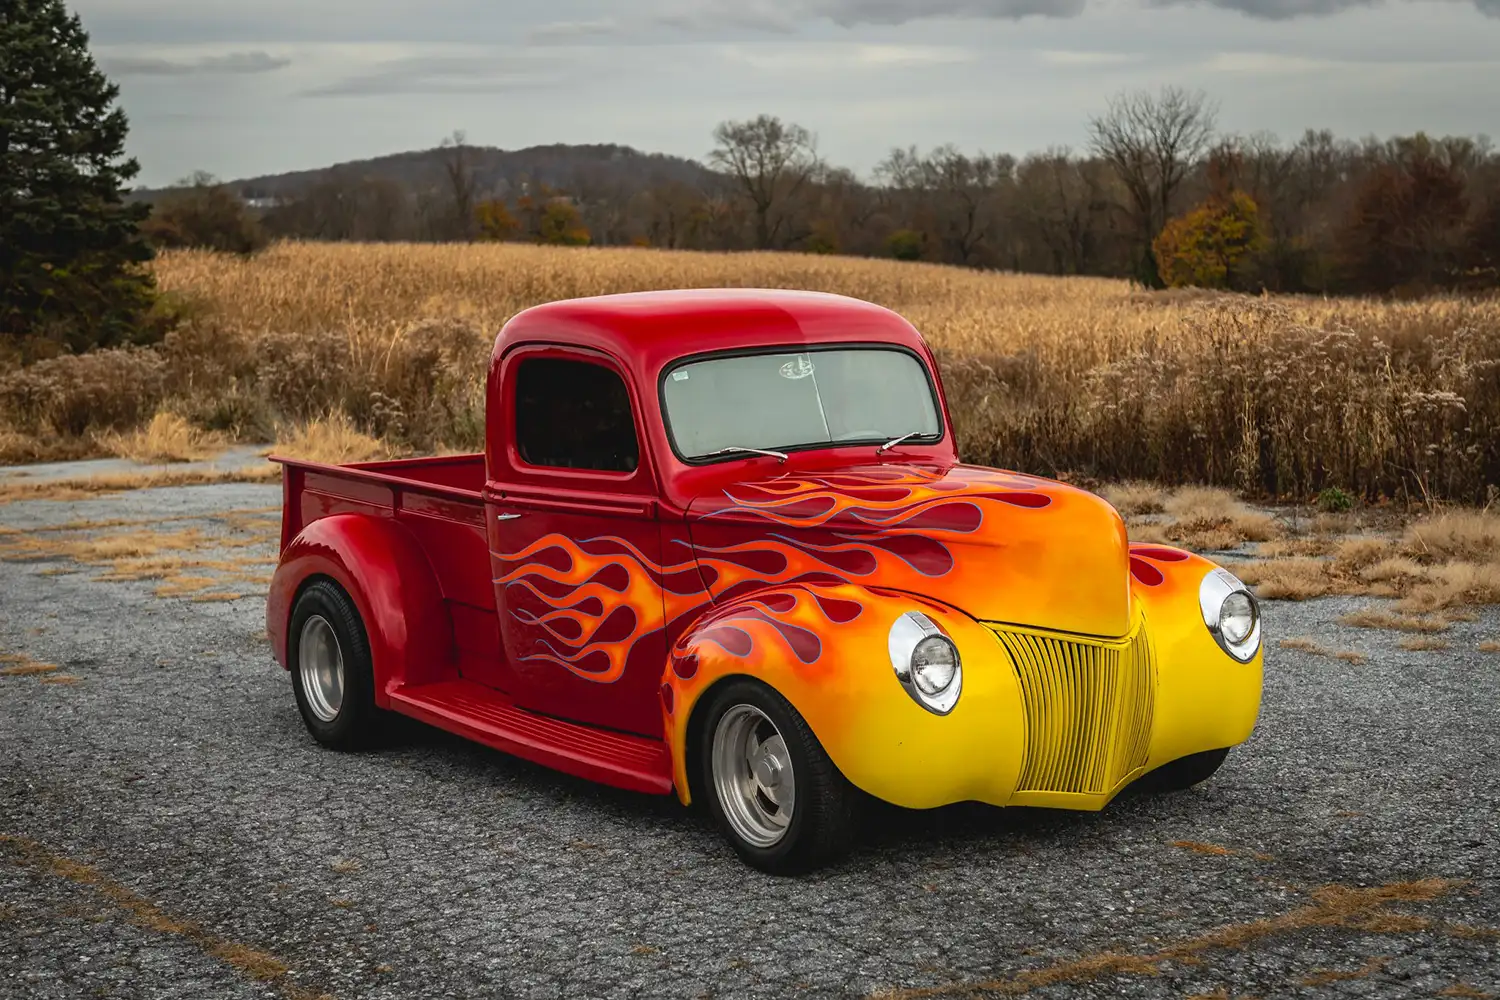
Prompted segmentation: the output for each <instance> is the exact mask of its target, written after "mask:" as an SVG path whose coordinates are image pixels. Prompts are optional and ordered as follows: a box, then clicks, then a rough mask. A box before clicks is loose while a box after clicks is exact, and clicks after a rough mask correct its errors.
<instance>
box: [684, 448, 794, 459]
mask: <svg viewBox="0 0 1500 1000" xmlns="http://www.w3.org/2000/svg"><path fill="white" fill-rule="evenodd" d="M742 453H743V454H749V455H764V456H766V457H767V458H774V459H776V460H777V461H778V462H785V461H786V460H787V458H788V457H789V456H788V455H787V453H786V452H784V451H771V450H769V449H767V448H740V447H734V448H720V449H719V450H718V451H711V452H709V453H708V454H707V455H704V456H703V457H704V458H717V457H718V456H720V455H739V454H742Z"/></svg>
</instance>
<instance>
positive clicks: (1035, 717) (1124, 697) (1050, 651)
mask: <svg viewBox="0 0 1500 1000" xmlns="http://www.w3.org/2000/svg"><path fill="white" fill-rule="evenodd" d="M994 632H995V635H996V636H997V637H998V638H999V640H1000V643H1001V645H1003V646H1004V647H1005V650H1006V652H1007V653H1009V654H1010V658H1011V660H1012V662H1014V663H1015V666H1016V676H1017V678H1018V679H1019V680H1020V683H1021V696H1022V699H1023V700H1024V702H1025V708H1026V727H1027V740H1026V756H1025V760H1024V763H1023V764H1022V770H1021V780H1020V783H1019V784H1018V785H1017V791H1038V792H1073V793H1093V794H1099V793H1103V792H1108V791H1109V790H1110V789H1112V788H1113V787H1114V786H1115V785H1116V784H1117V783H1118V782H1119V781H1120V779H1121V778H1123V777H1125V775H1127V774H1129V773H1130V772H1131V771H1133V770H1135V769H1136V768H1138V767H1140V766H1141V765H1142V764H1144V763H1145V761H1146V752H1147V749H1148V747H1149V745H1150V739H1151V719H1152V712H1153V708H1154V704H1153V703H1154V693H1155V689H1156V661H1155V657H1154V654H1153V652H1152V649H1151V644H1150V641H1149V639H1148V637H1147V635H1146V630H1145V628H1144V627H1142V628H1141V629H1140V630H1139V631H1137V633H1136V634H1135V636H1134V637H1132V639H1131V640H1130V641H1129V642H1128V643H1126V644H1125V645H1123V646H1121V645H1118V644H1111V643H1099V642H1084V641H1077V640H1069V639H1061V638H1056V637H1053V636H1043V635H1036V634H1034V633H1026V632H1014V631H1008V630H1005V629H1002V628H998V627H997V628H994Z"/></svg>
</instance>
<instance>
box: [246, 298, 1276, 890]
mask: <svg viewBox="0 0 1500 1000" xmlns="http://www.w3.org/2000/svg"><path fill="white" fill-rule="evenodd" d="M487 393H488V395H487V404H486V405H487V410H488V420H487V429H486V441H485V451H484V452H483V453H482V454H476V455H463V456H457V457H441V458H419V459H411V460H406V461H394V462H376V463H365V464H357V465H349V466H328V465H318V464H313V463H308V462H300V461H294V460H291V459H282V458H277V459H275V460H276V461H280V462H282V464H283V465H284V466H285V468H284V477H283V481H284V484H285V513H284V515H283V527H282V545H281V561H280V565H279V567H278V569H277V572H276V574H275V577H274V580H273V583H272V587H271V593H270V596H269V599H268V603H267V626H268V632H269V634H270V636H271V639H272V643H273V646H274V649H275V655H276V657H277V659H278V660H279V662H280V663H281V664H282V666H284V667H285V668H286V669H288V670H290V671H291V672H292V674H293V681H294V683H293V689H294V691H295V693H296V699H297V705H298V708H299V709H300V711H301V714H302V717H303V719H304V721H305V723H306V725H307V728H308V729H309V730H310V732H311V733H312V735H313V736H314V737H315V738H316V739H317V740H319V741H320V742H322V743H324V744H326V745H328V746H331V747H335V748H354V747H359V746H362V745H366V744H369V743H371V742H373V741H376V740H378V739H380V738H381V736H382V733H383V732H384V731H385V729H386V727H387V720H388V718H389V713H391V712H397V713H401V714H403V715H407V716H411V717H414V718H416V719H419V720H422V721H424V722H427V723H430V724H432V725H435V726H439V727H441V728H443V729H446V730H449V731H452V732H454V733H458V734H460V735H462V736H465V737H468V738H471V739H473V740H477V741H479V742H481V743H484V744H487V745H489V746H491V747H495V748H497V749H500V750H503V751H506V752H509V753H512V754H515V755H517V756H520V757H524V758H527V759H529V760H532V761H536V762H539V763H541V764H544V765H549V766H551V767H553V768H556V769H558V770H561V771H566V772H569V773H571V774H574V775H579V776H582V777H584V778H589V779H593V780H597V781H601V782H606V783H609V784H612V785H616V786H619V787H622V788H627V789H634V790H637V791H640V792H649V793H660V794H670V793H675V794H676V795H677V796H678V798H679V799H680V800H681V801H682V802H684V803H691V802H697V801H701V802H704V803H706V804H707V806H708V808H709V810H710V811H711V813H712V814H713V816H714V818H715V820H716V821H717V823H718V824H719V826H720V827H721V829H722V830H723V832H724V833H725V835H726V837H727V839H728V840H729V842H730V843H731V844H732V845H733V847H734V848H735V849H736V850H737V851H738V852H739V854H740V855H741V856H742V857H743V858H744V859H745V860H746V861H747V862H749V863H750V864H752V865H755V866H757V867H759V868H761V869H763V870H766V871H772V872H784V871H795V870H799V869H806V868H808V867H811V866H813V865H816V864H819V863H821V862H823V861H826V860H827V859H829V858H831V857H833V856H835V855H836V854H838V853H839V852H841V851H842V850H844V849H845V848H846V847H847V845H848V844H849V842H850V838H851V833H852V831H853V826H854V823H855V816H856V813H857V808H858V806H859V804H860V802H861V800H862V797H863V796H866V795H869V796H875V797H877V798H879V799H883V800H885V801H888V802H891V803H895V804H896V805H899V806H904V807H909V808H931V807H935V806H941V805H944V804H948V803H953V802H961V801H979V802H986V803H991V804H994V805H999V806H1004V805H1013V804H1020V805H1032V806H1050V807H1056V808H1066V809H1101V808H1103V807H1104V806H1105V805H1106V804H1107V803H1108V802H1109V801H1110V800H1111V799H1112V798H1113V797H1114V796H1115V795H1116V794H1118V793H1119V792H1120V791H1121V790H1122V789H1124V788H1125V787H1126V786H1127V785H1129V784H1131V783H1132V782H1136V781H1140V780H1144V781H1145V782H1146V783H1149V784H1151V785H1153V786H1156V787H1159V788H1176V787H1186V786H1187V785H1191V784H1193V783H1195V782H1198V781H1201V780H1203V779H1205V778H1207V777H1208V776H1209V775H1211V774H1212V773H1213V772H1214V771H1215V770H1216V769H1217V768H1218V767H1219V765H1220V764H1221V763H1222V762H1223V760H1224V759H1225V756H1226V754H1227V753H1228V751H1229V748H1231V747H1233V746H1235V745H1236V744H1239V743H1242V742H1244V741H1245V740H1246V739H1247V738H1248V737H1249V735H1250V732H1251V729H1252V727H1253V726H1254V723H1255V719H1256V716H1257V713H1258V710H1259V704H1260V694H1261V627H1260V618H1259V609H1258V606H1257V604H1256V601H1255V598H1254V597H1253V596H1252V595H1251V594H1250V592H1249V591H1248V590H1247V589H1246V588H1245V587H1244V586H1243V585H1242V584H1241V583H1240V582H1239V581H1238V580H1236V579H1235V578H1234V577H1233V576H1232V575H1231V574H1229V573H1228V572H1227V571H1225V570H1223V569H1222V568H1219V567H1217V566H1214V565H1213V564H1211V563H1209V562H1208V561H1206V560H1204V559H1201V558H1199V557H1198V556H1195V555H1192V554H1190V553H1187V552H1184V551H1182V550H1180V549H1173V548H1167V547H1163V546H1157V545H1131V544H1130V543H1129V542H1128V540H1127V538H1126V533H1125V527H1124V524H1123V522H1122V520H1121V518H1120V516H1119V515H1118V513H1117V512H1116V511H1115V510H1114V509H1113V508H1112V507H1110V506H1109V504H1107V503H1105V502H1104V501H1103V500H1101V499H1099V498H1098V497H1096V496H1093V495H1092V494H1089V493H1087V492H1084V491H1081V490H1078V489H1075V488H1072V487H1069V486H1066V485H1064V484H1062V483H1058V482H1053V481H1049V480H1045V479H1040V478H1037V477H1034V476H1028V475H1022V474H1019V473H1014V472H1005V471H1000V470H994V469H985V468H978V467H974V466H969V465H964V464H961V463H960V462H959V461H958V456H957V449H956V446H955V442H954V434H953V428H952V423H951V420H950V418H949V414H948V410H947V405H946V402H945V399H944V395H943V389H942V382H941V379H940V378H939V374H938V371H937V367H936V365H935V364H934V360H933V356H932V353H931V352H930V350H929V349H928V347H927V345H926V344H925V342H924V341H923V339H922V337H921V336H920V335H919V334H918V332H917V331H916V330H915V329H914V328H913V327H912V326H911V325H910V324H909V323H907V322H906V321H905V320H904V319H902V318H901V317H899V316H897V315H896V314H894V313H892V312H890V311H888V310H886V309H882V308H880V307H877V306H874V305H871V304H869V303H865V302H859V301H856V300H852V299H847V298H843V297H839V296H832V295H822V294H813V293H801V292H785V291H754V290H748V291H746V290H742V291H685V292H656V293H642V294H633V295H618V296H603V297H598V298H590V299H580V300H572V301H566V302H558V303H552V304H549V305H544V306H540V307H537V308H534V309H531V310H528V311H526V312H523V313H521V314H520V315H518V316H516V317H515V318H514V319H513V320H512V321H511V322H510V323H508V324H507V325H506V327H505V329H504V330H503V331H502V332H501V333H500V336H499V338H498V340H497V342H496V345H495V350H494V354H493V358H492V361H491V365H490V370H489V375H488V383H487Z"/></svg>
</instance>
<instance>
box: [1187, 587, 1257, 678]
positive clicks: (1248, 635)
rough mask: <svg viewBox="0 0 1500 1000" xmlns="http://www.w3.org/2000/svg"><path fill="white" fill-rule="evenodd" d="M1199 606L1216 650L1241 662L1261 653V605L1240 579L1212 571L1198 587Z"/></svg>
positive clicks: (1247, 661) (1248, 660) (1245, 661)
mask: <svg viewBox="0 0 1500 1000" xmlns="http://www.w3.org/2000/svg"><path fill="white" fill-rule="evenodd" d="M1198 606H1199V608H1200V610H1202V612H1203V624H1204V625H1207V626H1208V631H1209V632H1210V633H1212V635H1213V637H1214V641H1215V642H1217V643H1218V644H1219V648H1220V649H1222V650H1224V652H1226V653H1228V654H1229V655H1230V656H1232V657H1234V658H1235V659H1236V660H1239V661H1240V662H1241V663H1249V662H1250V661H1251V660H1252V659H1254V658H1255V654H1256V653H1258V652H1259V651H1260V606H1259V605H1258V604H1257V603H1256V601H1255V598H1254V597H1253V596H1252V595H1251V593H1250V591H1249V590H1248V589H1247V588H1246V587H1245V585H1244V584H1243V583H1241V582H1240V580H1239V578H1238V577H1236V576H1235V575H1234V574H1233V573H1231V572H1229V571H1228V570H1227V569H1222V568H1219V569H1212V570H1210V571H1209V572H1208V573H1207V574H1206V575H1205V576H1204V577H1203V582H1202V583H1201V584H1199V585H1198Z"/></svg>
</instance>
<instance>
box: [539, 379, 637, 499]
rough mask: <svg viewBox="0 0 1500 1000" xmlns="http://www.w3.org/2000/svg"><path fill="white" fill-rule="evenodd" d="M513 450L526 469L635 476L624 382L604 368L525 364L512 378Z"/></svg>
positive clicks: (632, 421)
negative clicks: (530, 466) (514, 391)
mask: <svg viewBox="0 0 1500 1000" xmlns="http://www.w3.org/2000/svg"><path fill="white" fill-rule="evenodd" d="M515 426H516V447H517V449H518V450H519V451H520V453H521V459H522V460H523V461H524V462H526V464H527V465H537V466H543V467H546V468H554V469H589V470H594V471H598V472H634V471H635V468H636V466H637V465H638V464H639V462H640V450H639V447H638V446H637V444H636V435H635V419H634V417H632V416H631V413H630V394H629V392H628V391H627V390H626V388H625V381H624V380H623V379H621V378H620V376H619V375H617V374H615V373H614V372H613V371H611V370H610V369H608V368H605V367H604V366H603V365H596V364H592V363H590V362H587V361H572V360H568V359H565V358H526V359H523V360H522V361H521V366H520V370H519V371H518V372H517V373H516V425H515Z"/></svg>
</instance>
